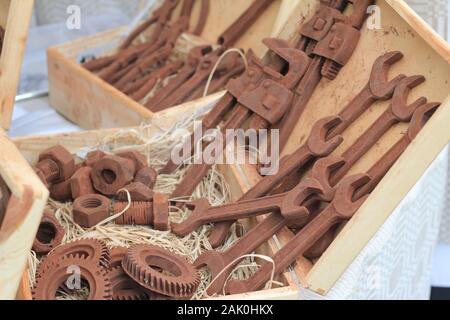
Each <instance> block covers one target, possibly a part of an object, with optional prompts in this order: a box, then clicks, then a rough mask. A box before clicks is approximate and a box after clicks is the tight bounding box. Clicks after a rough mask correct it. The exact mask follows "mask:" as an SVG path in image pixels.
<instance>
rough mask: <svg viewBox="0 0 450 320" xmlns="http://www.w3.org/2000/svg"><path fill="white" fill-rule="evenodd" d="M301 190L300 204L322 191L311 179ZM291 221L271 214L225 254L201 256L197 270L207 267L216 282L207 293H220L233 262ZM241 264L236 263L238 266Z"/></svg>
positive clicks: (317, 183)
mask: <svg viewBox="0 0 450 320" xmlns="http://www.w3.org/2000/svg"><path fill="white" fill-rule="evenodd" d="M299 188H303V189H304V192H303V193H302V197H303V198H302V199H300V198H297V200H298V202H299V203H303V202H304V201H306V200H307V199H308V198H309V197H310V196H312V195H314V194H316V193H317V190H320V184H319V182H318V181H316V180H314V179H311V180H307V181H304V182H303V183H302V184H301V186H299ZM288 221H289V220H287V219H285V218H284V217H283V216H282V215H281V214H280V213H271V214H270V215H268V216H267V217H266V218H265V219H264V221H262V222H260V223H258V224H257V225H256V226H255V227H253V228H252V229H251V230H250V231H249V232H247V233H246V234H245V235H244V236H243V237H241V238H240V239H239V240H238V241H237V242H236V243H235V244H233V246H232V247H231V248H229V249H228V250H227V251H225V252H219V251H215V250H212V251H207V252H205V253H203V254H202V255H200V257H199V258H198V259H197V260H196V261H195V263H194V265H195V266H196V267H197V268H203V267H207V268H208V270H209V271H210V273H211V276H212V278H213V279H215V281H214V282H213V283H211V285H210V286H209V288H208V290H207V293H208V294H209V295H213V294H216V293H219V292H220V291H221V290H222V288H223V286H224V285H225V282H226V280H227V278H228V275H229V274H230V273H231V272H232V270H233V268H234V264H233V261H235V260H236V259H238V258H239V257H242V256H244V255H246V254H249V253H251V252H253V251H255V250H256V249H257V248H259V247H260V246H261V245H262V244H264V243H265V242H266V241H268V240H269V239H270V238H271V237H272V236H273V235H275V234H277V233H278V232H279V231H280V230H281V229H283V228H284V227H286V225H287V223H288ZM238 263H239V262H235V264H238Z"/></svg>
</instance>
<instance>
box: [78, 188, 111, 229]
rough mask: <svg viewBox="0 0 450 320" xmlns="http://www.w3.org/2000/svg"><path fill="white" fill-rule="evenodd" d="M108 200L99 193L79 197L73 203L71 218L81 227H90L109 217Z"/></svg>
mask: <svg viewBox="0 0 450 320" xmlns="http://www.w3.org/2000/svg"><path fill="white" fill-rule="evenodd" d="M109 207H110V201H109V199H108V198H106V197H104V196H102V195H99V194H88V195H85V196H82V197H79V198H78V199H76V200H75V202H74V203H73V219H74V221H75V222H76V223H77V224H78V225H80V226H81V227H83V228H92V227H94V226H95V225H97V224H98V223H100V222H102V221H103V220H105V219H107V218H108V217H109Z"/></svg>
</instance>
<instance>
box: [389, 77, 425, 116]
mask: <svg viewBox="0 0 450 320" xmlns="http://www.w3.org/2000/svg"><path fill="white" fill-rule="evenodd" d="M424 82H425V77H424V76H412V77H408V78H405V79H403V80H402V81H401V82H400V84H399V85H398V86H397V88H396V89H395V92H394V96H393V97H392V113H393V114H394V115H395V117H397V119H398V120H399V121H401V122H409V121H410V120H411V117H412V116H413V114H414V112H415V111H416V110H417V108H419V107H421V106H423V105H424V104H426V103H427V98H425V97H421V98H419V99H417V100H416V101H415V102H413V103H412V104H410V105H407V100H408V96H409V94H410V92H411V90H412V89H414V88H415V87H417V86H419V85H420V84H422V83H424Z"/></svg>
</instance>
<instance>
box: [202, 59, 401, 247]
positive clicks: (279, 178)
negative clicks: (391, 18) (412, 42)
mask: <svg viewBox="0 0 450 320" xmlns="http://www.w3.org/2000/svg"><path fill="white" fill-rule="evenodd" d="M402 57H403V55H402V54H401V53H400V52H397V51H394V52H389V53H386V54H385V55H382V56H380V57H379V58H378V59H377V60H376V61H375V63H374V65H373V68H372V72H371V76H370V79H369V81H368V83H367V85H366V86H365V87H364V89H363V90H362V91H361V92H360V93H359V94H358V95H357V96H356V97H355V98H354V99H353V100H352V101H351V102H350V103H349V104H348V105H347V106H346V107H345V108H344V109H343V110H342V111H341V112H340V113H339V118H340V120H341V121H340V122H339V123H336V122H328V121H327V119H324V120H321V121H319V122H318V123H317V124H315V126H314V129H313V130H312V132H311V134H310V139H315V138H311V136H319V134H320V133H321V132H322V134H323V133H324V132H326V138H328V139H332V138H335V137H337V136H338V135H339V134H341V133H343V132H344V131H345V130H346V129H347V128H348V127H349V126H350V125H351V124H352V123H353V122H354V121H356V120H357V119H358V118H359V117H360V116H361V115H362V114H363V113H364V112H365V111H366V110H367V109H368V108H369V107H370V106H371V105H372V104H373V103H374V102H376V101H379V100H387V99H390V98H391V97H392V95H393V94H394V90H395V88H396V87H397V85H398V84H399V83H400V81H401V80H402V79H404V78H405V76H404V75H399V76H397V77H395V78H394V79H392V80H390V81H389V80H388V76H389V70H390V68H391V67H392V65H393V64H395V63H396V62H398V61H399V60H400V59H401V58H402ZM326 138H325V137H324V136H323V141H326ZM317 143H318V141H311V142H309V143H308V144H306V145H303V146H302V147H300V148H299V149H297V150H296V151H295V152H294V153H292V154H291V155H288V156H286V157H284V158H283V159H281V161H280V165H279V171H278V173H277V174H276V175H272V176H266V177H264V178H263V179H262V180H260V181H259V182H258V183H257V184H256V185H255V186H254V187H253V188H252V189H250V190H249V191H248V192H247V193H246V194H245V195H244V197H243V198H242V199H241V200H248V199H255V198H258V197H262V196H265V195H267V194H268V193H269V192H271V191H272V190H273V189H274V188H276V187H277V186H278V185H279V184H280V183H282V182H283V181H284V180H286V179H288V178H289V177H290V176H291V175H294V176H295V179H296V182H297V183H298V181H299V180H298V177H297V175H295V173H296V172H299V171H300V169H302V168H303V166H304V165H305V163H307V162H308V161H310V160H311V159H310V158H309V157H307V158H305V157H303V155H304V154H305V150H307V149H308V148H309V147H308V145H311V146H314V145H318V144H317ZM322 156H323V155H322ZM325 156H326V155H325ZM297 183H295V185H296V184H297ZM285 191H288V190H285ZM231 225H232V223H231V222H230V223H223V224H222V226H219V224H218V225H217V226H216V227H215V228H214V230H213V232H212V234H211V237H210V242H211V243H212V244H213V245H214V246H217V245H218V244H221V243H223V241H224V240H225V238H226V235H227V234H228V230H229V228H230V226H231Z"/></svg>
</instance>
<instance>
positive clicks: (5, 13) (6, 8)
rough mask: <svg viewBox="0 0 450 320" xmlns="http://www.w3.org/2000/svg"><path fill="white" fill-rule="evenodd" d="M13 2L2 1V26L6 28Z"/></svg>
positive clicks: (0, 20) (0, 9)
mask: <svg viewBox="0 0 450 320" xmlns="http://www.w3.org/2000/svg"><path fill="white" fill-rule="evenodd" d="M10 3H11V0H0V26H2V27H3V28H5V27H6V22H7V20H8V12H9V5H10Z"/></svg>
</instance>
